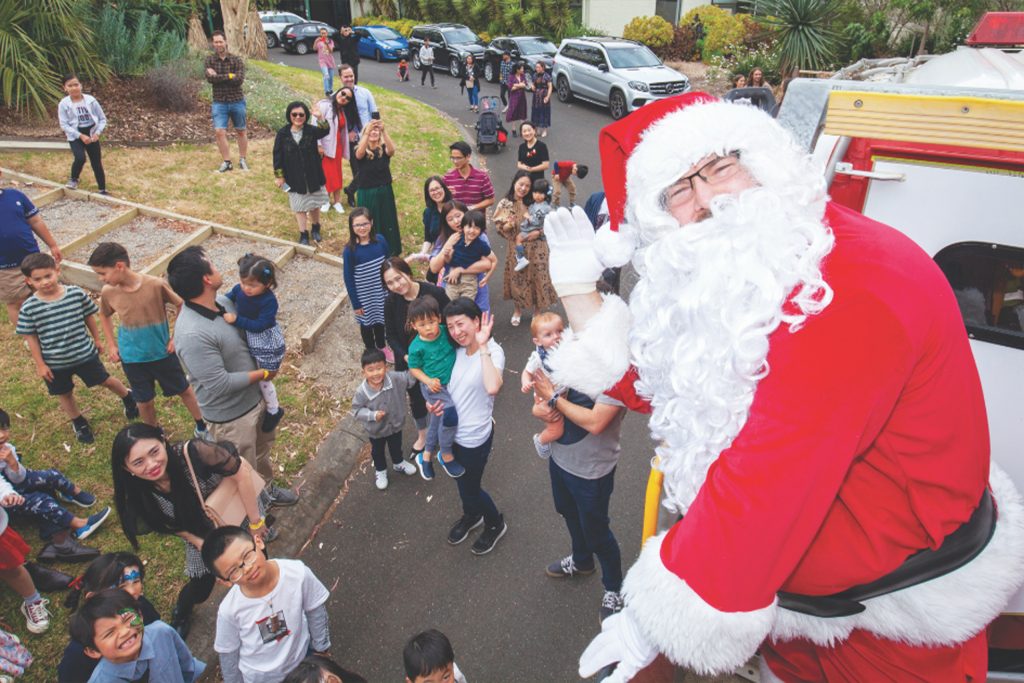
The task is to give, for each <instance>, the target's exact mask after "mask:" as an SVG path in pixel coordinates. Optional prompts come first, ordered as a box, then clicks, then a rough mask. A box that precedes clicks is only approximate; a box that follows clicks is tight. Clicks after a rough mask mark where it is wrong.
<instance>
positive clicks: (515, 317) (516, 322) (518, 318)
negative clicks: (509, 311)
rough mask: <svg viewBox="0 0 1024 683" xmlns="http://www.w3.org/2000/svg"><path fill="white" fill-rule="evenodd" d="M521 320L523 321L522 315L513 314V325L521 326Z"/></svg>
mask: <svg viewBox="0 0 1024 683" xmlns="http://www.w3.org/2000/svg"><path fill="white" fill-rule="evenodd" d="M520 322H522V316H519V315H513V316H512V320H511V323H512V327H519V323H520Z"/></svg>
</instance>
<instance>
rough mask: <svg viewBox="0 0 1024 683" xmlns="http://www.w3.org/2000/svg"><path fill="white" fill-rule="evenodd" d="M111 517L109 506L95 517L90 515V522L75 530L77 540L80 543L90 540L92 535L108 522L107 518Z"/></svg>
mask: <svg viewBox="0 0 1024 683" xmlns="http://www.w3.org/2000/svg"><path fill="white" fill-rule="evenodd" d="M109 516H110V507H109V506H107V507H105V508H103V509H102V510H100V511H99V512H97V513H96V514H95V515H89V519H88V521H87V522H86V523H85V526H83V527H81V528H79V529H76V530H75V538H76V539H78V540H79V541H81V540H83V539H86V538H89V537H90V536H92V533H93V532H94V531H96V530H97V529H99V528H100V525H101V524H103V522H105V521H107V517H109Z"/></svg>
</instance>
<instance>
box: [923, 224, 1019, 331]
mask: <svg viewBox="0 0 1024 683" xmlns="http://www.w3.org/2000/svg"><path fill="white" fill-rule="evenodd" d="M935 262H936V263H938V264H939V267H940V268H941V269H942V272H943V273H945V275H946V278H947V279H948V280H949V284H950V285H951V286H952V288H953V293H954V294H955V295H956V301H957V304H958V305H959V307H960V313H961V315H962V316H963V318H964V324H965V325H966V326H967V332H968V334H969V335H970V336H971V338H972V339H980V340H982V341H987V342H992V343H995V344H1000V345H1002V346H1011V347H1014V348H1018V349H1024V249H1018V248H1015V247H1008V246H1004V245H999V244H987V243H981V242H961V243H958V244H953V245H950V246H948V247H946V248H945V249H943V250H942V251H940V252H939V253H938V254H936V255H935Z"/></svg>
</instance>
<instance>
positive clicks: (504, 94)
mask: <svg viewBox="0 0 1024 683" xmlns="http://www.w3.org/2000/svg"><path fill="white" fill-rule="evenodd" d="M500 94H501V103H502V104H503V105H508V86H507V85H505V83H504V82H502V84H501V90H500Z"/></svg>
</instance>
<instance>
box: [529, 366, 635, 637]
mask: <svg viewBox="0 0 1024 683" xmlns="http://www.w3.org/2000/svg"><path fill="white" fill-rule="evenodd" d="M533 389H534V391H535V392H536V394H537V396H539V397H540V398H542V399H543V400H545V401H547V411H544V410H543V409H542V408H541V407H540V406H539V407H538V409H535V412H534V414H541V413H544V414H545V419H549V420H553V419H557V418H558V416H559V415H560V416H561V418H562V420H563V421H564V423H565V430H564V433H563V434H562V437H561V438H560V439H558V440H557V441H555V442H553V443H552V444H551V459H550V462H549V464H548V470H549V472H550V475H551V494H552V496H553V497H554V500H555V510H556V511H557V512H558V514H560V515H562V517H563V519H565V526H566V527H567V528H568V529H569V538H570V540H571V541H572V553H571V554H569V555H568V556H566V557H563V558H562V559H561V560H557V561H555V562H553V563H551V564H550V565H548V567H547V569H546V570H545V572H546V573H547V575H548V576H550V577H552V578H570V577H573V576H585V575H588V574H593V573H594V570H595V569H596V567H595V566H594V556H595V555H596V556H597V561H598V562H599V563H600V564H601V583H602V584H603V585H604V591H605V592H604V596H603V597H602V599H601V609H600V615H601V619H602V620H603V619H605V618H607V617H609V616H611V615H612V614H615V613H616V612H619V611H621V610H622V604H623V603H622V596H621V595H620V591H621V589H622V556H621V553H620V552H619V542H618V541H617V540H616V539H615V535H614V534H613V533H612V530H611V526H610V522H611V519H610V518H609V516H608V505H609V501H610V500H611V496H612V490H613V489H614V488H615V467H616V466H617V465H618V464H619V451H620V448H619V433H620V431H621V429H622V418H623V416H624V415H625V412H626V410H625V406H624V405H623V404H622V403H621V402H619V401H617V400H616V399H614V398H611V397H610V396H606V395H603V394H602V395H601V396H598V398H597V400H596V401H594V400H591V399H590V398H589V397H588V396H586V395H585V394H582V393H580V392H578V391H576V390H574V389H569V390H568V391H567V392H565V393H563V394H559V395H556V394H555V393H554V388H553V387H552V385H551V382H550V381H549V380H548V378H547V377H546V376H544V373H542V372H538V373H537V375H536V376H535V378H534V387H533Z"/></svg>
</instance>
